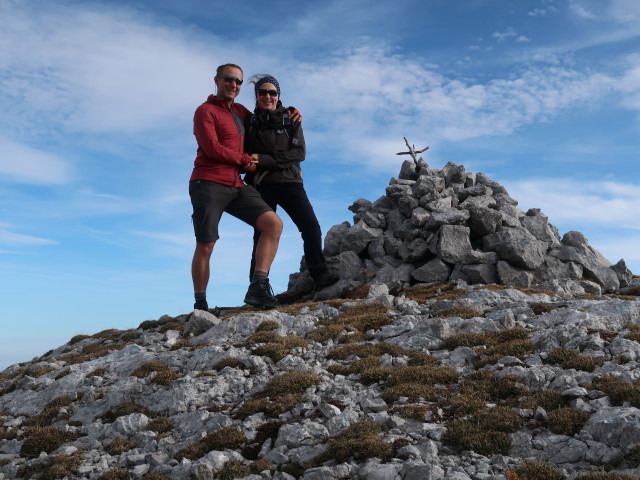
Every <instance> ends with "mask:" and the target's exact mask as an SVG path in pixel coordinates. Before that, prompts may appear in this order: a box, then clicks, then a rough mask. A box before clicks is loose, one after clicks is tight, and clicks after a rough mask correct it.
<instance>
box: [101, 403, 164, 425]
mask: <svg viewBox="0 0 640 480" xmlns="http://www.w3.org/2000/svg"><path fill="white" fill-rule="evenodd" d="M132 413H143V414H144V415H146V416H147V417H153V416H154V414H153V413H152V412H150V411H149V409H147V408H145V407H143V406H141V405H138V404H136V403H134V402H129V401H126V402H122V403H121V404H120V405H118V406H117V407H116V408H115V409H113V410H109V411H107V412H105V413H104V414H103V415H99V416H98V417H96V420H97V419H101V420H102V421H103V422H105V423H112V422H114V421H115V419H116V418H118V417H123V416H125V415H131V414H132Z"/></svg>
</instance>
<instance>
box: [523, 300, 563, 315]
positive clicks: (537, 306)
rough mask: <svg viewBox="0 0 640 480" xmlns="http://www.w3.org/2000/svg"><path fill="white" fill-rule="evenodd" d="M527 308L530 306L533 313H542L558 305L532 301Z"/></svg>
mask: <svg viewBox="0 0 640 480" xmlns="http://www.w3.org/2000/svg"><path fill="white" fill-rule="evenodd" d="M529 308H531V310H533V313H534V314H536V315H542V314H543V313H548V312H551V311H552V310H555V309H556V308H558V307H556V306H555V305H552V304H550V303H544V302H534V303H532V304H530V305H529Z"/></svg>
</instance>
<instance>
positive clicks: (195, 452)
mask: <svg viewBox="0 0 640 480" xmlns="http://www.w3.org/2000/svg"><path fill="white" fill-rule="evenodd" d="M246 442H247V438H246V437H245V435H244V433H242V432H241V431H240V430H238V429H237V428H235V427H223V428H221V429H220V430H216V431H215V432H212V433H209V434H207V436H206V437H204V438H201V439H200V440H198V441H197V442H195V443H194V444H192V445H190V446H188V447H186V448H183V449H182V450H180V451H178V452H177V453H176V455H175V457H174V458H175V459H176V460H178V461H181V460H182V459H183V458H188V459H189V460H197V459H198V458H200V457H202V456H204V455H206V454H207V453H209V452H211V451H213V450H224V449H230V450H236V449H239V448H242V447H243V446H244V444H245V443H246Z"/></svg>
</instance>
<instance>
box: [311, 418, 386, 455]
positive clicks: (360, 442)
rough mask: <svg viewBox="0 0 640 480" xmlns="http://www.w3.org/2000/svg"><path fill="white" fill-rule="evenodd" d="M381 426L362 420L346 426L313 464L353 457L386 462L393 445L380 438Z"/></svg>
mask: <svg viewBox="0 0 640 480" xmlns="http://www.w3.org/2000/svg"><path fill="white" fill-rule="evenodd" d="M381 434H382V427H380V425H378V424H377V423H375V422H372V421H368V420H365V421H362V422H358V423H354V424H353V425H351V426H349V427H347V428H346V429H345V430H343V431H342V432H341V433H339V434H338V435H336V436H335V437H334V438H333V439H332V440H331V441H330V442H329V445H328V446H327V450H326V451H325V452H324V453H323V454H322V455H320V456H319V457H316V459H315V460H314V464H317V465H319V464H321V463H323V462H325V461H326V460H335V461H336V462H338V463H343V462H346V461H347V460H349V459H350V458H352V457H353V458H354V459H355V460H356V461H358V462H363V461H365V460H366V459H368V458H379V459H380V460H382V461H383V462H387V461H389V460H390V459H391V457H392V455H393V445H392V444H391V443H387V442H384V441H383V440H382V438H381Z"/></svg>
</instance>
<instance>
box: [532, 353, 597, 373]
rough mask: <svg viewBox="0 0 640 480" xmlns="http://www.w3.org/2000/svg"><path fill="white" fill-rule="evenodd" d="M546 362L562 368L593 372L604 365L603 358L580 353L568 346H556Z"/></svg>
mask: <svg viewBox="0 0 640 480" xmlns="http://www.w3.org/2000/svg"><path fill="white" fill-rule="evenodd" d="M544 363H548V364H551V365H560V366H561V367H562V368H565V369H568V368H573V369H575V370H582V371H585V372H593V371H594V370H595V369H596V368H597V367H599V366H601V365H602V359H600V358H595V357H590V356H587V355H580V354H579V353H578V352H576V351H575V350H570V349H568V348H556V349H555V350H552V351H551V352H549V355H547V358H546V360H545V361H544Z"/></svg>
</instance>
